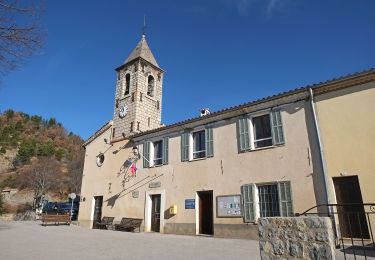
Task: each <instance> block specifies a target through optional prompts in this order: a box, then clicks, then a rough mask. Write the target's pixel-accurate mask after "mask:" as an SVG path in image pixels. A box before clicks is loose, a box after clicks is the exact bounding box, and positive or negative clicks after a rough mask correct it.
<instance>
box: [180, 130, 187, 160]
mask: <svg viewBox="0 0 375 260" xmlns="http://www.w3.org/2000/svg"><path fill="white" fill-rule="evenodd" d="M188 160H189V134H188V133H183V134H182V135H181V161H182V162H185V161H188Z"/></svg>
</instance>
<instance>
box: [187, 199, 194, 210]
mask: <svg viewBox="0 0 375 260" xmlns="http://www.w3.org/2000/svg"><path fill="white" fill-rule="evenodd" d="M185 209H195V199H186V200H185Z"/></svg>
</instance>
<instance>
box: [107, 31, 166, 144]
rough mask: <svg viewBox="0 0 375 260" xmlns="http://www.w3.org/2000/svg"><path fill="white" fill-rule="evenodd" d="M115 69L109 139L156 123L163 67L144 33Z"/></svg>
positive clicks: (158, 125) (127, 135) (159, 122)
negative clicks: (114, 92)
mask: <svg viewBox="0 0 375 260" xmlns="http://www.w3.org/2000/svg"><path fill="white" fill-rule="evenodd" d="M116 72H117V76H116V77H117V81H116V97H115V109H114V114H113V129H112V140H113V141H116V140H121V139H124V138H128V137H130V136H131V135H133V134H136V133H139V132H144V131H147V130H151V129H154V128H158V127H160V126H161V108H162V90H163V74H164V71H163V70H162V69H161V68H160V67H159V65H158V63H157V62H156V60H155V58H154V55H153V54H152V52H151V50H150V48H149V46H148V44H147V41H146V36H145V35H144V34H143V35H142V38H141V40H140V41H139V42H138V44H137V46H136V47H135V49H134V50H133V51H132V52H131V53H130V55H129V57H128V58H127V59H126V60H125V62H124V64H123V65H121V66H120V67H118V68H117V69H116Z"/></svg>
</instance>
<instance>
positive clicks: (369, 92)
mask: <svg viewBox="0 0 375 260" xmlns="http://www.w3.org/2000/svg"><path fill="white" fill-rule="evenodd" d="M316 94H318V96H316V98H315V104H316V113H317V119H318V122H319V128H320V133H321V142H322V146H323V152H324V156H325V161H326V172H327V186H328V191H329V202H330V203H331V204H343V203H359V204H362V203H374V202H375V188H374V184H375V160H374V159H375V151H374V149H373V147H374V145H375V118H374V116H373V112H374V111H375V70H369V71H367V72H363V73H359V74H356V75H353V76H351V77H350V78H349V79H343V80H341V82H340V83H337V84H336V85H334V86H330V87H327V88H323V87H322V88H321V89H319V91H317V93H316ZM333 210H335V209H333ZM336 210H338V211H345V212H350V211H352V212H358V211H359V212H364V211H366V212H371V210H370V206H369V205H368V206H365V207H359V206H354V205H349V206H345V207H344V206H339V207H338V208H337V209H336ZM372 211H374V209H373V210H372ZM363 217H364V218H365V219H363ZM352 218H353V221H352V222H353V223H351V227H350V228H351V229H352V232H354V233H356V232H357V233H358V234H359V233H360V232H361V231H362V232H363V233H365V234H369V233H370V227H369V223H367V224H366V222H369V220H370V221H371V223H375V222H374V221H375V218H374V214H368V219H366V216H357V215H353V216H352ZM347 222H348V219H341V224H340V226H341V230H342V232H343V233H344V234H343V235H344V236H345V233H350V231H349V225H348V224H349V223H347ZM358 222H361V223H362V226H361V227H359V226H358ZM345 225H346V226H345ZM372 226H373V225H372ZM356 229H357V230H356ZM360 229H361V230H360ZM358 234H357V237H359V235H358ZM365 238H370V236H369V235H367V236H365Z"/></svg>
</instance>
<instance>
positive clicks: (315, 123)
mask: <svg viewBox="0 0 375 260" xmlns="http://www.w3.org/2000/svg"><path fill="white" fill-rule="evenodd" d="M309 92H310V106H311V110H312V116H313V127H314V130H315V133H316V136H317V139H318V140H317V141H318V149H319V159H320V163H321V165H322V171H323V180H324V193H325V197H326V204H330V201H331V200H330V196H329V192H328V177H327V165H326V160H325V157H324V149H323V145H322V139H321V137H320V131H319V124H318V120H317V118H316V112H315V106H314V94H313V90H312V88H309ZM331 212H332V209H331V207H328V213H329V215H331Z"/></svg>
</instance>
